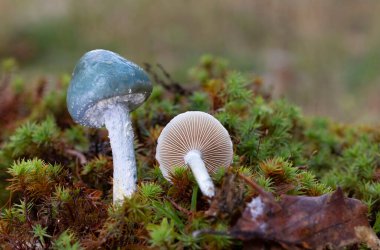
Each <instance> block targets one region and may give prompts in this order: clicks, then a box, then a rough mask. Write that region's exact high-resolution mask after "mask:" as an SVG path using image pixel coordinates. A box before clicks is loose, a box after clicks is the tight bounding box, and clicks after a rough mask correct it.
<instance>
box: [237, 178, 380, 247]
mask: <svg viewBox="0 0 380 250" xmlns="http://www.w3.org/2000/svg"><path fill="white" fill-rule="evenodd" d="M245 180H246V181H247V182H248V184H250V185H251V186H252V187H253V188H254V189H256V190H257V191H258V193H259V195H258V196H257V197H255V198H253V199H252V201H251V202H250V203H248V205H247V207H246V208H245V210H244V212H243V215H242V217H241V218H240V219H239V220H238V222H237V223H236V225H235V226H234V227H233V228H232V230H231V235H232V236H234V237H236V238H238V239H241V240H243V241H244V242H245V247H246V249H264V248H265V249H326V248H327V249H338V248H343V247H345V246H349V245H353V244H359V243H365V244H367V246H368V247H370V248H371V249H380V241H379V239H378V238H377V236H376V234H375V233H374V232H373V230H372V229H371V227H370V225H369V223H368V219H367V207H366V206H365V205H364V204H363V203H362V202H360V201H359V200H356V199H352V198H346V197H344V194H343V191H342V190H341V189H340V188H338V189H337V190H336V191H335V192H333V193H332V194H325V195H322V196H318V197H308V196H290V195H282V196H280V200H275V199H274V197H273V195H272V194H271V193H268V192H265V191H264V190H263V189H262V188H261V187H259V186H258V185H257V184H256V183H254V182H252V181H250V180H247V179H246V178H245Z"/></svg>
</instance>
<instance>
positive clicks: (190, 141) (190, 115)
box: [156, 111, 233, 197]
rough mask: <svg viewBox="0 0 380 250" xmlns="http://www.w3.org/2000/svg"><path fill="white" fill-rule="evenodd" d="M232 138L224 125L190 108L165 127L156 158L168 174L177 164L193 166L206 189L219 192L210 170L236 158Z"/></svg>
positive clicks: (223, 165)
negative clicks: (233, 157) (216, 189)
mask: <svg viewBox="0 0 380 250" xmlns="http://www.w3.org/2000/svg"><path fill="white" fill-rule="evenodd" d="M232 156H233V149H232V141H231V138H230V136H229V134H228V132H227V130H226V129H225V128H224V127H223V125H222V124H221V123H220V122H219V121H218V120H217V119H215V118H214V117H213V116H212V115H209V114H207V113H204V112H200V111H188V112H185V113H182V114H179V115H177V116H176V117H174V118H173V119H172V120H171V121H170V122H169V123H168V124H167V125H166V127H165V128H164V129H163V130H162V132H161V134H160V136H159V138H158V143H157V150H156V159H157V161H158V163H159V164H160V169H161V171H162V173H163V175H164V177H165V178H166V179H167V180H169V181H170V173H171V172H172V171H173V169H174V167H176V166H188V167H190V169H191V171H192V172H193V175H194V177H195V179H196V181H197V183H198V185H199V188H200V190H201V191H202V193H203V194H204V195H206V196H208V197H212V196H214V194H215V188H214V183H213V182H212V179H211V177H210V175H209V173H208V172H211V173H215V172H216V170H217V169H218V168H220V167H225V168H226V167H229V166H230V164H231V162H232Z"/></svg>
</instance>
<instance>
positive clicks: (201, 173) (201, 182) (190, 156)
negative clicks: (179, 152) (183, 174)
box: [184, 150, 215, 197]
mask: <svg viewBox="0 0 380 250" xmlns="http://www.w3.org/2000/svg"><path fill="white" fill-rule="evenodd" d="M184 159H185V163H186V164H187V165H189V166H190V168H191V171H193V174H194V177H195V180H196V181H197V183H198V186H199V188H200V189H201V191H202V193H203V194H204V195H206V196H208V197H213V196H214V195H215V188H214V183H213V182H212V180H211V177H210V175H209V174H208V172H207V168H206V166H205V164H204V162H203V160H202V155H201V152H199V151H198V150H191V151H190V152H189V153H187V154H186V155H185V157H184Z"/></svg>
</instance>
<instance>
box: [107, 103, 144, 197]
mask: <svg viewBox="0 0 380 250" xmlns="http://www.w3.org/2000/svg"><path fill="white" fill-rule="evenodd" d="M103 118H104V124H105V125H106V128H107V130H108V135H109V138H110V142H111V148H112V157H113V203H114V204H117V203H121V202H123V199H124V197H128V198H129V197H131V196H132V194H133V193H134V192H135V190H136V181H137V173H136V160H135V153H134V149H133V129H132V122H131V119H130V116H129V111H128V109H126V108H125V107H124V106H122V105H115V106H112V107H110V108H109V109H108V110H107V111H106V112H105V113H104V116H103Z"/></svg>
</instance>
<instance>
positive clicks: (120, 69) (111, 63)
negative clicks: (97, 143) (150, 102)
mask: <svg viewBox="0 0 380 250" xmlns="http://www.w3.org/2000/svg"><path fill="white" fill-rule="evenodd" d="M151 92H152V84H151V82H150V80H149V77H148V75H147V74H146V73H145V71H144V70H143V69H142V68H141V67H139V66H138V65H136V64H134V63H132V62H130V61H128V60H126V59H125V58H123V57H121V56H120V55H119V54H116V53H114V52H112V51H108V50H102V49H97V50H92V51H89V52H87V53H86V54H84V55H83V56H82V58H81V59H80V60H79V61H78V63H77V65H76V66H75V69H74V72H73V75H72V79H71V82H70V86H69V88H68V91H67V99H66V100H67V108H68V110H69V113H70V115H71V117H72V118H73V119H74V121H75V122H77V123H80V124H82V125H84V126H88V127H101V126H103V125H104V118H103V114H104V112H105V111H106V110H107V109H109V108H110V107H112V106H114V105H122V106H123V107H125V108H126V110H128V111H132V110H134V109H136V108H137V107H138V106H140V105H141V104H142V103H144V101H145V100H146V99H147V98H148V97H149V96H150V94H151Z"/></svg>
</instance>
